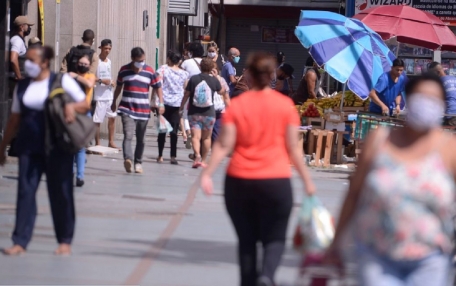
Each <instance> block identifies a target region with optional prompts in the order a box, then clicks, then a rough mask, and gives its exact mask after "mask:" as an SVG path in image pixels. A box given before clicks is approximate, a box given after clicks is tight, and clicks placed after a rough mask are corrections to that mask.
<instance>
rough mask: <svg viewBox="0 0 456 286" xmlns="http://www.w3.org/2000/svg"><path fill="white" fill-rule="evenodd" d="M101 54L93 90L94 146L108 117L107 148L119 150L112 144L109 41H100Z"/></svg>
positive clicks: (113, 123) (112, 115)
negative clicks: (95, 131)
mask: <svg viewBox="0 0 456 286" xmlns="http://www.w3.org/2000/svg"><path fill="white" fill-rule="evenodd" d="M99 48H100V49H101V53H100V56H99V58H100V59H99V61H98V68H97V74H96V77H97V78H96V79H97V83H96V86H95V89H94V93H95V94H94V96H95V101H96V106H95V113H94V115H93V122H95V124H96V125H97V134H96V136H95V145H100V125H101V123H103V121H104V119H105V118H106V117H108V138H109V142H108V147H111V148H114V149H119V148H118V147H117V146H116V144H115V143H114V135H115V127H116V126H115V124H116V115H117V114H116V113H115V112H114V111H112V110H111V106H112V102H113V99H114V94H113V88H114V86H115V82H114V80H113V79H112V73H111V60H110V59H109V58H108V56H109V54H110V53H111V50H112V42H111V40H109V39H104V40H103V41H101V45H100V47H99Z"/></svg>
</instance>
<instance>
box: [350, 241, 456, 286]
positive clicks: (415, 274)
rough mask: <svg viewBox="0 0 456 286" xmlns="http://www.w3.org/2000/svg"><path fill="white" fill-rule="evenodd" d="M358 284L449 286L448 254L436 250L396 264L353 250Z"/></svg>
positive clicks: (363, 250) (368, 251) (369, 252)
mask: <svg viewBox="0 0 456 286" xmlns="http://www.w3.org/2000/svg"><path fill="white" fill-rule="evenodd" d="M357 260H358V261H357V262H358V281H359V285H363V286H430V285H432V286H449V285H453V283H452V281H453V279H454V277H453V276H452V274H453V273H452V272H453V271H451V260H450V255H448V254H444V253H442V252H441V251H440V250H436V251H435V252H434V253H432V254H430V255H428V256H426V257H424V258H422V259H417V260H404V261H398V260H393V259H391V258H388V257H385V256H381V255H379V254H377V253H375V252H374V251H373V250H372V249H370V248H368V247H365V246H360V245H358V247H357Z"/></svg>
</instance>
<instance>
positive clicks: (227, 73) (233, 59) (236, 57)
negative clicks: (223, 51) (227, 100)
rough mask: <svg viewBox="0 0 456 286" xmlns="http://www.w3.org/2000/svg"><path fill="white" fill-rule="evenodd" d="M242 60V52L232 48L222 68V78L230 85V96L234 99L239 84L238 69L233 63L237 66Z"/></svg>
mask: <svg viewBox="0 0 456 286" xmlns="http://www.w3.org/2000/svg"><path fill="white" fill-rule="evenodd" d="M240 60H241V52H240V51H239V50H238V49H237V48H231V49H229V50H228V57H227V61H226V63H225V64H224V65H223V67H222V77H223V78H224V79H225V80H226V82H227V83H228V86H229V87H230V91H229V94H230V96H231V97H232V96H233V92H234V87H235V86H236V83H237V80H238V78H237V76H236V69H235V68H234V67H233V63H234V64H237V63H239V61H240Z"/></svg>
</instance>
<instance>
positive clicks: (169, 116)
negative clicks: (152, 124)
mask: <svg viewBox="0 0 456 286" xmlns="http://www.w3.org/2000/svg"><path fill="white" fill-rule="evenodd" d="M163 117H165V119H166V120H167V121H168V122H169V123H170V124H171V126H172V127H173V131H172V132H171V133H170V134H169V136H170V138H171V157H177V132H178V131H179V124H180V115H179V107H173V106H168V105H165V113H164V114H163ZM165 143H166V133H160V134H158V156H159V157H163V149H164V148H165Z"/></svg>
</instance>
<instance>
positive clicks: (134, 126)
mask: <svg viewBox="0 0 456 286" xmlns="http://www.w3.org/2000/svg"><path fill="white" fill-rule="evenodd" d="M150 87H152V88H153V92H155V93H156V94H157V95H158V100H159V102H158V112H159V114H163V113H164V112H165V103H164V101H163V91H162V85H161V82H160V75H159V74H157V73H156V72H155V70H154V69H153V68H152V67H151V66H149V65H146V54H145V52H144V50H143V49H142V48H140V47H135V48H133V49H132V50H131V62H130V63H129V64H126V65H124V66H123V67H121V68H120V71H119V74H118V76H117V84H116V89H115V91H114V100H113V102H112V106H111V110H112V111H113V112H116V111H117V99H118V98H119V96H120V93H121V92H122V89H123V93H122V99H121V100H120V104H119V110H118V113H119V114H120V116H121V118H122V125H123V132H124V140H123V144H122V151H123V156H124V167H125V171H126V172H127V173H131V172H132V171H133V164H134V172H135V173H138V174H142V173H143V168H142V156H143V153H144V147H145V137H146V130H147V124H148V122H149V119H150V110H151V104H150V101H149V93H150ZM135 133H136V148H135V153H134V154H133V150H132V146H131V141H132V140H133V135H134V134H135Z"/></svg>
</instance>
